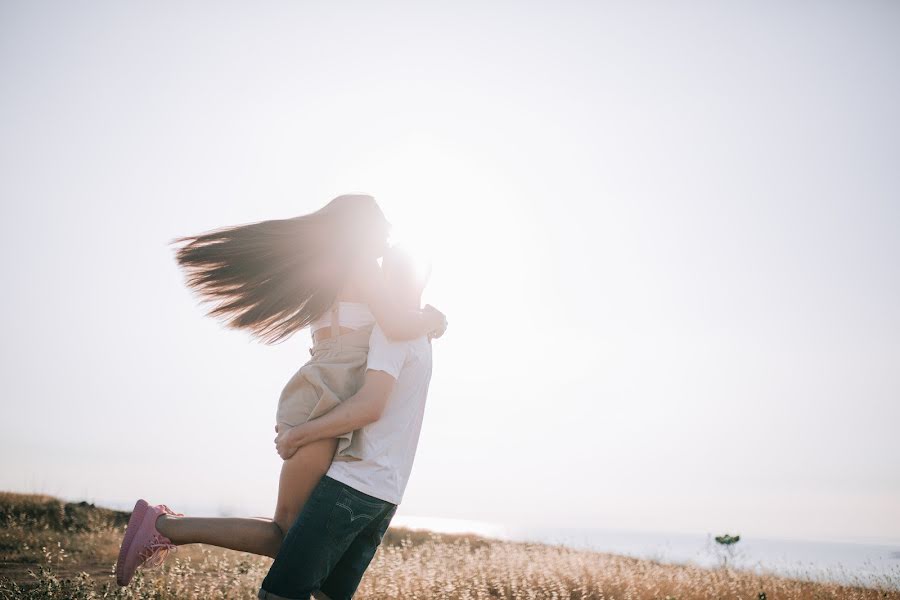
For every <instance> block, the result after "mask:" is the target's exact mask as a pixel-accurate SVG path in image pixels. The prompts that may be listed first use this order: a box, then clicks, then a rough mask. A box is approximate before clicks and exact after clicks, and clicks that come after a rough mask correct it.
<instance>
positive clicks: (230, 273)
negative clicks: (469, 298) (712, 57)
mask: <svg viewBox="0 0 900 600" xmlns="http://www.w3.org/2000/svg"><path fill="white" fill-rule="evenodd" d="M389 232H390V224H389V223H388V221H387V220H386V219H385V217H384V214H383V213H382V211H381V209H380V208H379V207H378V205H377V204H376V202H375V200H374V198H372V197H371V196H366V195H345V196H339V197H337V198H335V199H334V200H332V201H331V202H329V203H328V204H327V205H325V206H324V207H323V208H321V209H320V210H318V211H316V212H314V213H311V214H308V215H302V216H299V217H295V218H292V219H281V220H270V221H262V222H259V223H252V224H248V225H240V226H235V227H228V228H222V229H218V230H213V231H210V232H207V233H204V234H200V235H196V236H188V237H182V238H177V239H176V240H175V242H178V243H182V242H183V243H184V245H182V246H181V247H180V248H178V250H177V252H176V258H177V261H178V263H179V264H180V265H181V267H182V268H183V269H184V270H185V271H186V274H187V278H186V280H187V284H188V286H189V287H191V288H192V289H193V290H195V291H196V292H197V293H198V294H199V295H200V297H201V298H202V299H203V300H207V301H211V302H213V303H215V306H214V308H213V309H212V310H211V311H210V312H209V314H210V315H211V316H214V317H219V318H224V319H225V321H226V324H227V325H228V326H230V327H234V328H240V329H245V330H248V331H250V332H251V333H252V334H253V335H255V336H257V337H258V338H259V339H261V340H263V341H264V342H266V343H272V342H276V341H279V340H282V339H284V338H286V337H288V336H290V335H291V334H293V333H294V332H296V331H297V330H300V329H303V328H305V327H309V328H310V331H311V333H312V339H313V347H312V348H311V349H310V353H311V354H312V357H311V358H310V360H309V361H308V362H307V363H306V364H304V365H303V366H302V367H300V369H299V370H298V371H297V372H296V373H295V374H294V376H293V377H292V378H291V379H290V380H289V381H288V382H287V384H286V385H285V386H284V389H283V390H282V393H281V397H280V399H279V401H278V408H277V412H276V425H275V431H276V434H277V435H276V437H275V445H276V450H277V451H278V454H279V455H280V456H281V458H282V459H284V462H283V463H282V468H281V476H280V479H279V484H278V501H277V504H276V507H275V514H274V517H273V518H271V519H268V518H232V517H223V518H205V517H188V516H185V515H184V514H182V513H179V512H175V511H174V510H172V509H170V508H169V507H168V506H167V505H165V504H158V505H151V504H149V503H148V502H147V501H145V500H144V499H139V500H138V501H137V503H136V504H135V506H134V510H133V512H132V515H131V518H130V520H129V522H128V527H127V529H126V532H125V537H124V539H123V540H122V546H121V549H120V552H119V559H118V561H117V563H116V579H117V582H118V584H119V585H120V586H124V585H128V583H129V582H130V581H131V578H132V577H133V575H134V573H135V570H136V569H137V568H153V567H156V566H159V565H160V564H162V562H163V561H164V560H165V558H166V556H167V555H168V554H169V553H170V552H172V551H174V550H176V549H177V547H178V546H179V545H183V544H193V543H203V544H211V545H215V546H221V547H223V548H230V549H233V550H239V551H243V552H251V553H254V554H260V555H264V556H270V557H272V558H274V559H275V561H274V562H273V563H272V566H271V567H270V569H269V572H268V574H267V575H266V577H265V579H263V581H262V584H261V587H260V590H259V593H258V597H259V598H261V599H264V600H283V599H284V600H298V599H301V598H302V599H304V600H306V599H308V598H310V596H311V595H312V596H314V597H315V598H319V599H322V598H324V599H330V600H339V599H345V598H351V597H352V596H353V594H354V592H355V591H356V588H357V586H358V585H359V582H360V580H361V579H362V576H363V573H364V572H365V570H366V568H367V567H368V565H369V562H370V561H371V560H372V557H373V556H374V554H375V551H376V549H377V547H378V545H379V544H380V543H381V539H382V536H383V535H384V533H385V531H386V530H387V528H388V525H389V524H390V521H391V518H392V517H393V516H394V512H395V511H396V509H397V505H398V504H399V503H400V501H401V500H402V497H403V492H404V490H405V488H406V483H407V481H408V479H409V475H410V471H411V470H412V464H413V458H414V456H415V451H416V445H417V443H418V439H419V431H420V428H421V424H422V417H423V414H424V409H425V398H426V394H427V392H428V385H429V382H430V379H431V340H432V339H433V338H436V337H440V336H441V335H443V333H444V331H445V330H446V327H447V321H446V318H445V317H444V315H443V314H442V313H441V312H440V311H438V310H437V309H435V308H433V307H431V306H426V307H425V309H424V310H422V309H420V305H421V295H422V290H423V289H424V286H425V283H426V280H427V276H428V274H427V273H422V272H421V271H420V270H419V269H416V267H415V265H414V263H413V261H412V260H411V258H410V257H409V256H408V255H406V254H404V253H403V252H402V251H400V250H398V249H396V248H389V247H388V244H387V239H388V235H389ZM378 258H382V262H381V266H379V264H378V262H377V260H378Z"/></svg>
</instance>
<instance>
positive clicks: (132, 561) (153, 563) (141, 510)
mask: <svg viewBox="0 0 900 600" xmlns="http://www.w3.org/2000/svg"><path fill="white" fill-rule="evenodd" d="M162 514H167V515H175V516H178V517H183V516H184V515H183V514H182V513H177V512H175V511H173V510H172V509H170V508H169V507H168V506H166V505H165V504H157V505H156V506H150V505H149V504H148V503H147V501H146V500H144V499H143V498H141V499H140V500H138V501H137V502H135V504H134V510H132V511H131V518H130V519H128V527H127V528H126V529H125V539H123V540H122V547H121V548H120V549H119V560H118V561H117V562H116V583H118V584H119V585H120V586H125V585H128V584H129V583H130V582H131V578H132V577H134V572H135V571H136V570H137V568H138V567H140V566H143V567H145V568H152V567H158V566H159V565H161V564H162V562H163V561H164V560H165V559H166V556H168V555H169V552H170V551H172V552H174V551H176V550H177V549H178V547H177V546H176V545H175V544H173V543H172V540H170V539H169V538H167V537H166V536H164V535H163V534H161V533H160V532H159V531H158V530H157V529H156V519H157V517H159V515H162Z"/></svg>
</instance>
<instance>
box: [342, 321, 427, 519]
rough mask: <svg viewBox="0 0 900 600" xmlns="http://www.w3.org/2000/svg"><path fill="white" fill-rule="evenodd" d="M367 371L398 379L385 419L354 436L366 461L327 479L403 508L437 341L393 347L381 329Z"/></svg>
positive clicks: (371, 346) (423, 339)
mask: <svg viewBox="0 0 900 600" xmlns="http://www.w3.org/2000/svg"><path fill="white" fill-rule="evenodd" d="M367 368H368V369H372V370H375V371H384V372H385V373H387V374H389V375H390V376H392V377H393V378H394V379H396V380H397V381H396V383H395V384H394V390H393V392H391V395H390V398H388V401H387V405H386V406H385V408H384V412H383V413H382V415H381V418H380V419H378V420H377V421H375V422H374V423H369V424H368V425H366V426H365V427H362V428H361V429H359V430H357V431H356V432H355V433H354V434H353V435H354V437H355V436H357V435H358V436H360V438H359V442H360V444H359V448H360V455H361V457H362V460H355V461H335V462H333V463H331V468H330V469H328V473H327V475H328V476H329V477H331V478H332V479H336V480H338V481H340V482H341V483H344V484H347V485H349V486H350V487H352V488H355V489H357V490H359V491H360V492H363V493H364V494H369V495H370V496H375V497H376V498H381V499H382V500H385V501H387V502H391V503H393V504H400V500H401V499H402V498H403V491H404V490H405V489H406V483H407V481H409V474H410V472H411V471H412V465H413V459H414V458H415V455H416V446H417V445H418V443H419V432H420V431H421V429H422V417H423V416H424V414H425V397H426V395H427V394H428V384H429V383H430V382H431V342H429V341H428V338H427V337H425V336H422V337H420V338H416V339H414V340H410V341H406V342H392V341H390V340H388V339H387V337H386V336H385V335H384V332H383V331H382V330H381V328H380V327H379V326H378V325H375V327H373V328H372V335H371V337H370V338H369V357H368V363H367ZM354 441H356V440H354Z"/></svg>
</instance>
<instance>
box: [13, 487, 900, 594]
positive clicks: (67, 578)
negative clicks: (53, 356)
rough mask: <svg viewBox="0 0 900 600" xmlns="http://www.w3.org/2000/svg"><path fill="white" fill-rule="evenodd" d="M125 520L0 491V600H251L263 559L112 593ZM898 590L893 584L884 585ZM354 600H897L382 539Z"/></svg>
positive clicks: (198, 548)
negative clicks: (513, 599) (523, 599)
mask: <svg viewBox="0 0 900 600" xmlns="http://www.w3.org/2000/svg"><path fill="white" fill-rule="evenodd" d="M127 522H128V513H126V512H122V511H114V510H108V509H104V508H99V507H94V506H93V505H89V504H85V503H66V502H62V501H60V500H58V499H56V498H53V497H50V496H38V495H23V494H13V493H2V492H0V599H3V600H6V599H16V600H18V599H31V598H54V599H55V598H59V599H62V598H65V599H82V598H114V599H119V598H122V599H124V598H133V599H154V600H169V599H176V598H177V599H191V600H194V599H198V600H199V599H203V600H209V599H218V598H223V599H224V598H229V599H230V598H235V599H247V600H253V599H255V598H256V591H257V590H258V589H259V583H260V582H261V581H262V579H263V577H264V576H265V574H266V572H267V571H268V567H269V565H270V564H271V562H272V559H270V558H264V557H259V556H255V555H250V554H245V553H241V552H234V551H231V550H222V549H219V548H214V547H208V546H203V545H191V546H183V547H180V548H179V549H178V551H177V552H176V553H175V554H174V555H171V556H170V558H169V559H168V560H167V561H166V562H165V563H164V564H163V566H162V567H161V568H159V569H153V570H147V571H141V570H139V571H138V573H137V575H136V577H135V579H134V581H133V582H132V584H131V585H130V586H128V587H126V588H118V587H117V586H116V583H115V578H114V576H113V569H114V565H115V560H116V554H117V553H118V548H119V542H120V540H121V538H122V535H123V532H124V528H125V525H126V523H127ZM894 583H896V582H894ZM356 598H359V599H360V600H376V599H378V600H386V599H396V598H404V599H405V598H409V599H417V600H427V599H437V598H446V599H453V600H455V599H460V600H461V599H472V600H474V599H480V598H485V599H487V598H533V599H544V598H547V599H553V598H555V599H571V600H574V599H576V598H577V599H587V598H590V599H597V600H600V599H607V600H612V599H620V600H651V599H659V600H672V599H677V600H692V599H704V600H706V599H716V598H729V599H730V598H735V599H753V600H759V599H761V598H764V599H766V600H789V599H797V600H800V599H804V600H814V599H815V600H818V599H823V600H824V599H827V598H854V599H856V598H858V599H875V598H881V599H896V600H900V591H889V590H887V589H877V588H864V587H862V586H851V585H837V584H823V583H812V582H805V581H797V580H791V579H786V578H782V577H776V576H772V575H760V574H755V573H751V572H742V571H735V570H731V569H703V568H699V567H695V566H688V565H669V564H660V563H657V562H654V561H650V560H638V559H634V558H628V557H623V556H616V555H612V554H604V553H598V552H588V551H580V550H572V549H567V548H564V547H559V546H547V545H542V544H526V543H513V542H504V541H497V540H490V539H485V538H479V537H476V536H468V535H462V536H460V535H443V534H434V533H428V532H417V531H408V530H401V529H392V530H390V531H389V532H388V535H387V536H386V537H385V540H384V543H383V544H382V546H381V548H380V549H379V551H378V554H377V555H376V557H375V560H374V561H373V563H372V565H371V567H370V568H369V571H368V573H367V574H366V577H365V579H363V582H362V585H361V586H360V589H359V592H358V593H357V595H356Z"/></svg>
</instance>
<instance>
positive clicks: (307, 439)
mask: <svg viewBox="0 0 900 600" xmlns="http://www.w3.org/2000/svg"><path fill="white" fill-rule="evenodd" d="M395 382H396V379H394V378H393V377H392V376H391V375H390V374H388V373H385V372H384V371H375V370H371V369H370V370H368V371H366V379H365V382H364V383H363V386H362V388H360V390H359V391H358V392H356V393H355V394H354V395H353V396H351V397H350V398H348V399H346V400H344V401H343V402H341V403H340V404H338V405H337V406H335V407H334V408H333V409H331V410H330V411H328V412H327V413H325V414H324V415H322V416H321V417H318V418H315V419H311V420H309V421H307V422H306V423H301V424H300V425H297V426H296V427H291V428H290V429H288V430H286V431H283V432H281V433H279V434H278V436H277V437H276V438H275V445H276V447H277V449H278V454H279V455H280V456H281V458H283V459H285V460H287V459H288V458H290V457H291V456H293V454H294V452H296V451H297V448H299V447H300V446H305V445H306V444H311V443H312V442H317V441H319V440H324V439H327V438H333V437H337V436H339V435H341V434H342V433H347V432H348V431H354V430H356V429H359V428H360V427H363V426H364V425H368V424H369V423H373V422H375V421H377V420H378V419H380V418H381V415H382V413H383V412H384V407H385V406H386V405H387V400H388V398H389V397H390V395H391V392H392V391H393V390H394V383H395Z"/></svg>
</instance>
